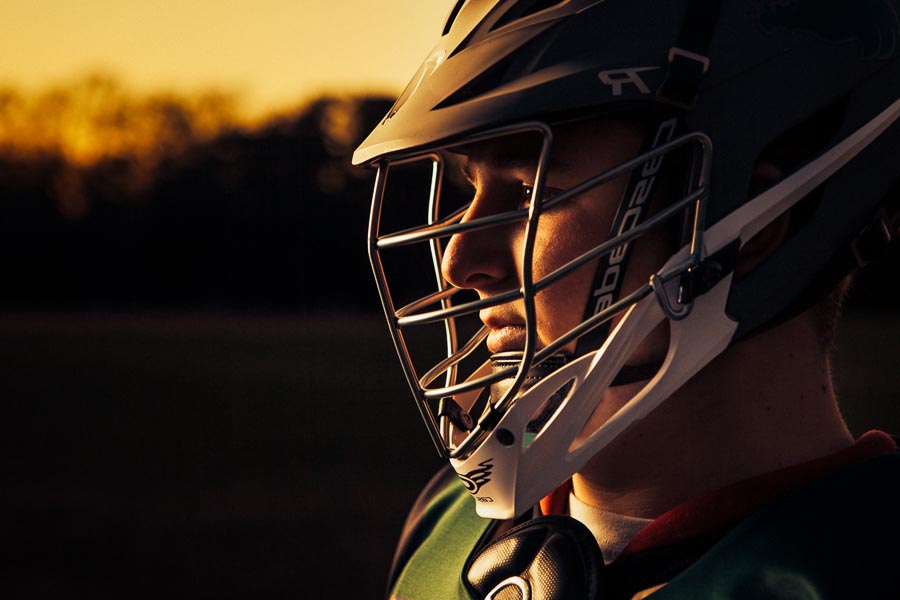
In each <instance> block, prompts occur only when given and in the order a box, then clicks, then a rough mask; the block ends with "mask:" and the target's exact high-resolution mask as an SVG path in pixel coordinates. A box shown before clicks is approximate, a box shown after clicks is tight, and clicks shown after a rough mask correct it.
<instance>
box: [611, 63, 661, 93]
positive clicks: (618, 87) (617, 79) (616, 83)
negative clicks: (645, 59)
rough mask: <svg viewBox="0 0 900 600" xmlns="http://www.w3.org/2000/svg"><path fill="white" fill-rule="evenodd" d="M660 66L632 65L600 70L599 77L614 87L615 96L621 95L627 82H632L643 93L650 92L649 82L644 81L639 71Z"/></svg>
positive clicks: (652, 69) (651, 69)
mask: <svg viewBox="0 0 900 600" xmlns="http://www.w3.org/2000/svg"><path fill="white" fill-rule="evenodd" d="M658 68H659V67H631V68H628V69H610V70H608V71H600V73H598V74H597V77H599V78H600V81H602V82H603V83H605V84H606V85H608V86H611V87H612V93H613V96H621V95H622V86H624V85H625V84H626V83H630V84H632V85H634V86H635V87H637V89H638V90H639V91H640V92H641V93H642V94H649V93H650V88H649V87H647V84H646V83H644V80H643V79H641V77H640V75H638V73H643V72H644V71H654V70H656V69H658Z"/></svg>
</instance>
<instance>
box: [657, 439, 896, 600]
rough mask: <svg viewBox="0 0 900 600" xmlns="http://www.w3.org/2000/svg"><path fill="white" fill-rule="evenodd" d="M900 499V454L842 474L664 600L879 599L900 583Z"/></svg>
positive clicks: (737, 537)
mask: <svg viewBox="0 0 900 600" xmlns="http://www.w3.org/2000/svg"><path fill="white" fill-rule="evenodd" d="M898 496H900V455H898V454H897V453H896V452H891V453H888V454H883V455H881V456H877V457H875V458H871V459H868V460H865V461H862V462H860V463H857V464H854V465H851V466H848V467H845V468H843V469H840V470H838V471H836V472H834V473H833V474H831V475H829V476H827V477H825V478H823V479H821V480H819V481H816V482H814V483H812V484H810V485H808V486H806V487H804V488H802V489H800V490H797V492H796V493H793V494H789V495H788V496H786V497H784V498H782V499H781V500H780V501H778V502H776V503H775V504H773V505H772V506H769V507H767V508H765V509H763V510H761V511H759V512H758V513H757V514H755V515H753V516H751V517H749V518H748V519H747V520H746V521H744V522H743V523H742V524H741V525H739V526H738V527H736V528H735V529H734V530H733V531H732V532H731V533H729V534H728V535H727V536H726V537H725V538H723V539H722V540H721V541H720V542H719V543H718V544H717V545H716V546H714V547H713V548H712V549H711V550H710V551H709V552H707V554H706V555H704V556H703V557H702V558H701V559H700V560H698V561H697V562H696V563H694V564H693V565H692V566H691V567H690V568H688V569H687V570H686V571H685V572H684V573H682V574H681V575H680V576H679V577H676V578H675V579H674V580H672V581H671V582H670V583H669V584H668V585H667V586H666V587H665V588H663V590H664V591H665V593H664V594H660V598H671V599H680V598H698V597H720V598H734V597H738V596H741V597H745V596H743V595H741V594H746V597H754V598H756V597H774V595H777V594H775V592H776V591H777V589H798V590H799V589H803V590H809V591H810V593H811V594H812V595H811V596H810V597H812V596H815V597H820V596H821V597H826V596H827V597H834V598H863V597H870V596H872V597H877V596H878V595H879V594H880V593H881V592H883V591H884V590H885V589H894V588H895V587H896V583H897V576H896V552H894V551H892V550H890V548H892V547H893V546H894V545H895V543H896V540H897V539H900V510H898V505H897V502H896V498H897V497H898ZM700 591H702V593H700ZM738 591H742V592H741V594H739V593H738ZM813 592H814V593H813Z"/></svg>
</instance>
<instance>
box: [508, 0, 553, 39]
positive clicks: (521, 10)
mask: <svg viewBox="0 0 900 600" xmlns="http://www.w3.org/2000/svg"><path fill="white" fill-rule="evenodd" d="M564 1H565V0H532V2H517V3H516V4H514V5H513V6H512V7H511V8H510V9H509V10H507V11H506V12H505V13H504V14H503V16H502V17H500V18H499V19H497V22H496V23H494V24H493V25H492V26H491V31H494V30H495V29H500V28H501V27H505V26H506V25H509V24H510V23H512V22H514V21H519V20H521V19H524V18H526V17H530V16H531V15H533V14H537V13H539V12H541V11H544V10H547V9H548V8H553V7H554V6H557V5H559V4H562V3H563V2H564Z"/></svg>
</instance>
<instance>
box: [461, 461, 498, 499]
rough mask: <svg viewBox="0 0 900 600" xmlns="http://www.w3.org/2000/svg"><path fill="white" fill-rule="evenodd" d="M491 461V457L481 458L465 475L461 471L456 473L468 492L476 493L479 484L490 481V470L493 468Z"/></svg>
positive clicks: (479, 486)
mask: <svg viewBox="0 0 900 600" xmlns="http://www.w3.org/2000/svg"><path fill="white" fill-rule="evenodd" d="M493 461H494V459H493V458H489V459H487V460H483V461H481V462H480V463H478V468H477V469H472V470H471V471H469V472H468V473H466V474H465V475H463V474H462V473H457V474H456V475H457V476H458V477H459V478H460V479H461V480H462V482H463V485H464V486H466V489H467V490H469V492H471V493H472V494H477V493H478V490H480V489H481V486H483V485H484V484H486V483H490V481H491V472H492V471H491V470H492V469H493V468H494V462H493Z"/></svg>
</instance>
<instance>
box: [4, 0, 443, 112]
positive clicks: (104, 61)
mask: <svg viewBox="0 0 900 600" xmlns="http://www.w3.org/2000/svg"><path fill="white" fill-rule="evenodd" d="M2 1H3V8H2V13H3V16H2V18H0V86H3V85H12V86H16V87H19V88H21V89H23V90H24V91H40V90H42V89H44V88H46V87H49V86H51V85H55V84H64V83H66V82H67V81H71V80H72V79H74V78H77V77H80V76H83V75H84V74H85V73H87V72H91V71H99V70H103V71H106V72H109V73H112V74H114V75H116V76H118V77H120V78H121V79H122V80H123V81H124V82H125V83H126V84H127V85H129V86H131V87H134V88H136V89H138V90H146V91H158V90H177V91H180V92H184V93H193V92H196V91H202V90H207V89H209V88H212V87H217V88H220V89H222V90H225V91H235V92H237V93H238V94H239V98H240V99H241V100H242V105H243V108H244V109H245V110H246V111H247V113H248V115H260V114H262V113H265V112H268V111H271V110H278V109H282V108H289V107H292V106H294V105H296V104H298V103H299V102H301V101H302V100H304V99H305V98H308V97H309V96H312V95H315V94H317V93H320V92H323V91H332V90H336V91H347V90H350V91H353V90H356V91H378V92H388V93H392V94H397V93H399V91H400V90H401V88H402V86H403V85H404V84H405V83H406V81H407V79H408V78H409V77H411V76H412V74H413V72H414V71H415V68H416V67H417V66H418V64H419V62H420V61H421V60H422V59H423V58H424V57H425V54H426V53H427V52H428V50H429V49H430V48H431V46H432V45H433V43H434V42H435V41H436V40H437V36H438V33H439V31H440V28H441V26H442V24H443V19H444V18H445V17H446V16H447V13H448V12H449V10H450V7H451V6H452V4H453V1H454V0H387V1H380V2H379V1H372V0H167V1H164V0H77V1H73V0H2Z"/></svg>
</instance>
